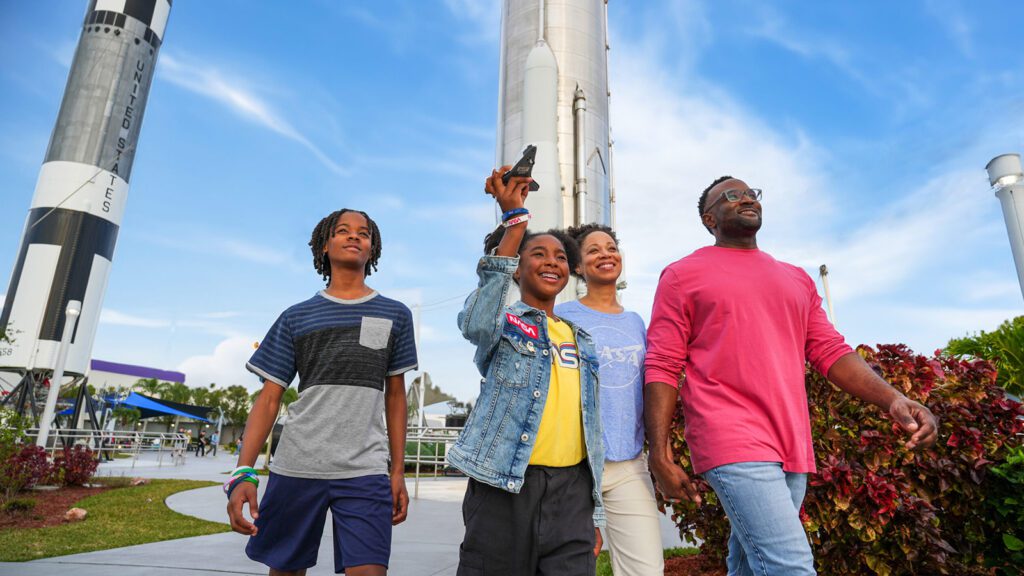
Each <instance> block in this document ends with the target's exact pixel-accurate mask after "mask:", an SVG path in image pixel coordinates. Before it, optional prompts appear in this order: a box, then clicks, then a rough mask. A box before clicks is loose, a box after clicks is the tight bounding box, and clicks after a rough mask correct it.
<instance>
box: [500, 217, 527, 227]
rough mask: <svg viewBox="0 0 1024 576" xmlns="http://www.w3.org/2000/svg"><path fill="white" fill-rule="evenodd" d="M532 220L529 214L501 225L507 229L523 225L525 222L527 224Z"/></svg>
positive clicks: (510, 219)
mask: <svg viewBox="0 0 1024 576" xmlns="http://www.w3.org/2000/svg"><path fill="white" fill-rule="evenodd" d="M530 218H531V216H530V214H529V213H527V214H523V215H522V216H516V217H515V218H509V219H508V220H505V221H504V222H502V223H501V225H502V226H504V227H505V228H510V227H512V226H515V225H516V224H522V223H523V222H526V221H527V220H529V219H530Z"/></svg>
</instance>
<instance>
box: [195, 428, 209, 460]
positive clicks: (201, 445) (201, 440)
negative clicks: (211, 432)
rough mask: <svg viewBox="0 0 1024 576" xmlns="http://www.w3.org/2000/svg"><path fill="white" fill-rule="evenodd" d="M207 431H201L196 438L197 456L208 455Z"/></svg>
mask: <svg viewBox="0 0 1024 576" xmlns="http://www.w3.org/2000/svg"><path fill="white" fill-rule="evenodd" d="M207 442H208V440H207V439H206V432H200V433H199V437H198V438H196V456H206V443H207Z"/></svg>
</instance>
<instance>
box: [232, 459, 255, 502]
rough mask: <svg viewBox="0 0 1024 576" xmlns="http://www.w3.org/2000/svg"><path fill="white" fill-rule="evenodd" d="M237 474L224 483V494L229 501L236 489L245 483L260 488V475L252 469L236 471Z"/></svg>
mask: <svg viewBox="0 0 1024 576" xmlns="http://www.w3.org/2000/svg"><path fill="white" fill-rule="evenodd" d="M242 468H245V467H242ZM236 472H238V473H237V474H234V475H232V477H231V479H230V480H228V481H227V482H225V483H224V494H226V495H227V497H228V499H229V500H230V499H231V493H232V492H234V491H235V488H237V487H238V485H239V484H241V483H243V482H249V483H250V484H253V485H254V486H256V487H257V488H259V486H260V479H259V475H258V474H256V471H255V470H253V469H252V468H249V469H248V470H236Z"/></svg>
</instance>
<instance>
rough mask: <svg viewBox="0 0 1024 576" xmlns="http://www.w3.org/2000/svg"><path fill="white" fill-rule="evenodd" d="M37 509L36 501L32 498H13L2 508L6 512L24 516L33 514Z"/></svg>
mask: <svg viewBox="0 0 1024 576" xmlns="http://www.w3.org/2000/svg"><path fill="white" fill-rule="evenodd" d="M35 507H36V501H35V500H33V499H31V498H11V499H10V500H8V501H7V502H5V503H4V504H3V506H0V508H2V509H3V511H4V512H10V513H15V514H24V513H26V512H31V511H32V510H34V509H35Z"/></svg>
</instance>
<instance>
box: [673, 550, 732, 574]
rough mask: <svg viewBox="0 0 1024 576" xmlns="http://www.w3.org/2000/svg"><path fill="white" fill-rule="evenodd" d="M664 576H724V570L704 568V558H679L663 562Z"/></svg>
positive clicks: (698, 556)
mask: <svg viewBox="0 0 1024 576" xmlns="http://www.w3.org/2000/svg"><path fill="white" fill-rule="evenodd" d="M665 576H725V569H724V568H718V567H706V566H704V558H703V557H701V556H700V555H697V556H679V557H676V558H669V559H668V560H665Z"/></svg>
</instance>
